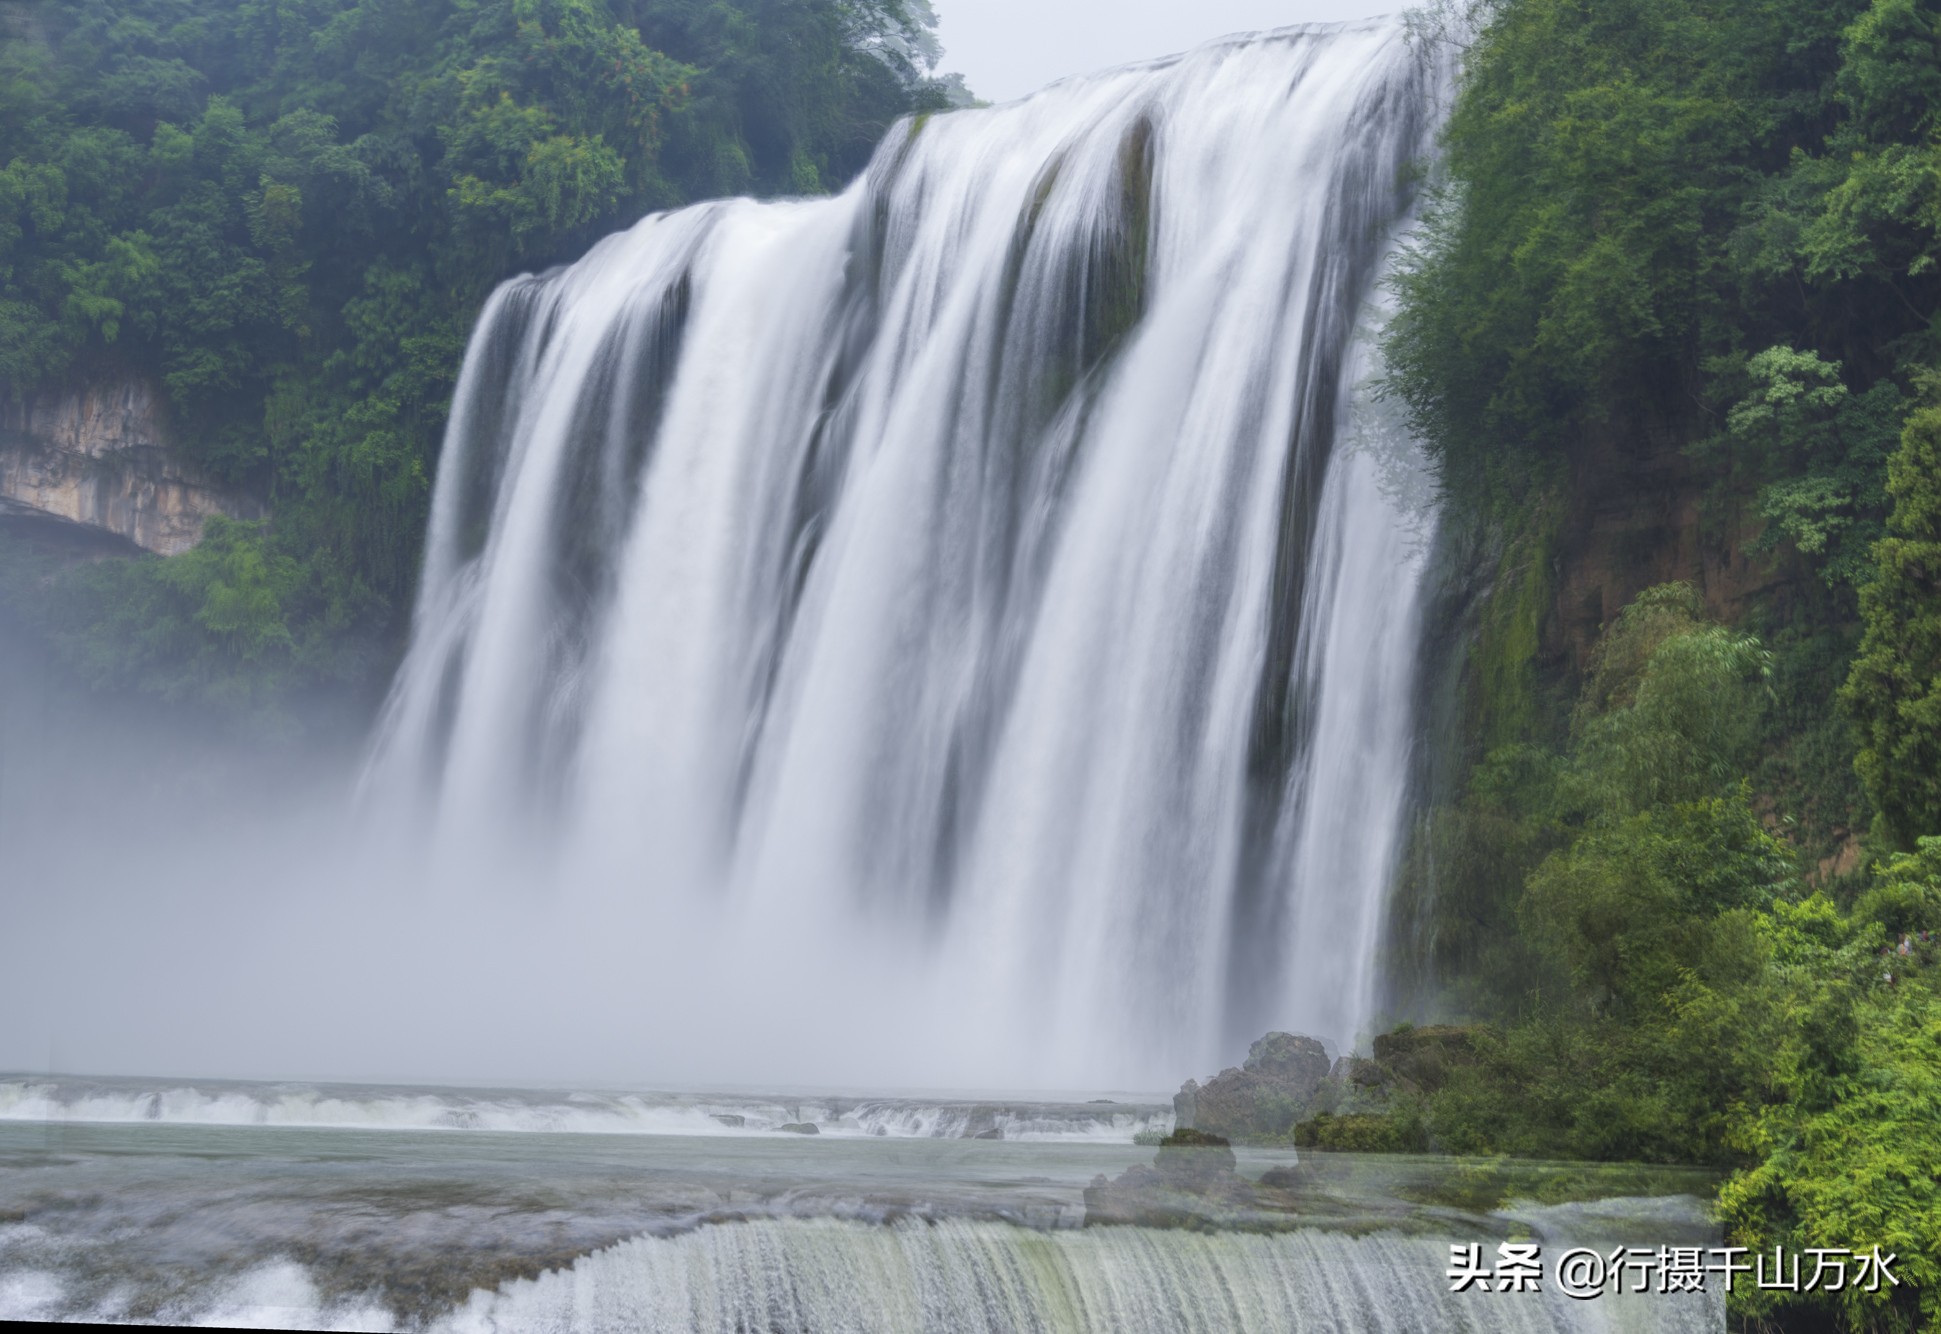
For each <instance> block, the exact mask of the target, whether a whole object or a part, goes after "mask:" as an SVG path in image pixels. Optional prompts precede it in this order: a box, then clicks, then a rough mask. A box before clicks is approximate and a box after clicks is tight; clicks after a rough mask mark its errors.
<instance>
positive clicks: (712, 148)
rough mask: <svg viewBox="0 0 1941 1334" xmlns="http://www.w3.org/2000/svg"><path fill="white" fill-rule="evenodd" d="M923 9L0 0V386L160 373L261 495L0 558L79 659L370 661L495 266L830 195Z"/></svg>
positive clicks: (282, 707) (179, 691)
mask: <svg viewBox="0 0 1941 1334" xmlns="http://www.w3.org/2000/svg"><path fill="white" fill-rule="evenodd" d="M934 24H935V19H934V16H933V15H932V14H931V12H930V9H929V6H928V3H927V0H908V3H906V0H736V2H735V3H726V2H725V0H240V2H239V3H228V2H227V0H224V2H222V3H215V2H213V0H32V2H30V3H22V2H21V0H8V2H7V3H4V4H0V32H3V33H4V35H5V40H4V41H0V385H3V386H4V387H5V389H6V391H7V392H9V393H12V394H15V395H20V394H25V393H33V392H36V391H39V392H48V391H50V390H54V389H57V388H59V387H60V386H62V385H63V384H67V383H75V382H82V383H85V382H87V381H89V380H91V379H95V380H98V379H106V378H112V377H114V376H116V375H125V374H135V375H140V376H143V377H146V378H148V379H151V380H152V381H153V382H155V383H157V384H159V385H160V386H161V387H162V389H163V390H164V392H165V394H166V398H167V402H168V406H169V411H170V414H171V418H172V426H173V430H172V434H173V436H174V437H176V445H177V448H178V449H179V450H180V451H181V452H182V453H183V454H184V455H185V456H186V459H187V461H188V462H189V463H191V464H192V465H194V466H196V467H198V468H199V469H201V470H202V471H203V472H204V473H205V474H206V475H209V476H212V477H213V478H215V479H217V480H219V481H222V482H226V483H232V484H235V485H238V486H241V487H244V488H247V489H249V490H251V491H253V492H256V493H258V494H261V495H263V496H264V497H266V498H267V499H268V501H269V503H270V506H271V509H272V512H273V514H274V520H273V522H272V523H271V524H269V525H254V524H239V523H226V522H223V521H221V520H217V521H214V522H212V523H211V524H210V526H209V530H208V531H207V533H206V534H205V540H204V541H203V542H202V544H201V545H200V546H198V547H197V548H196V549H195V550H193V551H191V552H189V553H187V554H185V555H183V556H180V557H177V558H175V559H172V560H168V561H163V560H139V561H110V562H102V563H98V564H94V565H90V566H88V567H86V568H83V569H77V570H70V571H67V572H64V573H61V574H59V575H58V576H57V577H54V578H52V579H49V578H48V577H47V573H46V571H44V570H42V569H40V568H38V567H36V566H35V565H34V563H33V562H32V560H31V559H30V558H29V556H28V555H27V554H26V553H22V552H18V551H17V552H15V553H14V556H13V558H12V559H11V560H9V561H7V562H4V565H5V567H6V568H5V569H4V570H0V580H4V582H5V584H6V586H7V587H8V588H10V589H11V590H12V595H11V599H10V600H11V601H12V602H13V603H14V604H16V606H18V607H21V608H23V609H24V614H25V616H26V617H27V619H28V620H29V621H30V622H32V623H36V624H38V625H40V626H41V627H42V628H44V629H45V630H46V631H47V632H48V633H49V635H50V637H51V638H52V640H53V642H54V644H55V645H56V646H57V649H58V651H59V653H60V656H61V658H62V660H63V661H64V662H66V663H67V664H68V665H69V666H70V667H71V668H72V670H73V671H74V672H75V673H76V674H78V675H79V676H80V677H81V678H83V679H85V680H88V681H90V682H93V683H95V684H97V685H99V686H103V687H109V688H114V689H120V690H133V691H138V692H144V693H148V694H152V695H156V696H160V697H162V698H166V699H168V700H171V701H173V702H176V703H179V704H184V705H190V706H207V707H209V708H212V709H215V710H218V711H219V712H220V713H221V714H223V715H225V716H227V717H231V718H235V719H241V720H244V722H245V723H246V725H248V726H251V727H255V728H259V729H260V728H261V727H263V726H270V727H274V728H281V729H282V730H286V731H287V730H288V728H289V727H290V726H291V725H292V721H293V720H292V715H291V713H290V710H289V709H288V707H287V703H288V701H289V700H291V699H293V698H295V697H297V696H299V695H300V694H301V693H302V692H304V691H306V690H309V689H311V688H313V687H320V686H322V687H329V686H335V687H337V688H340V689H342V688H349V689H357V688H360V687H361V688H366V689H368V688H369V687H370V686H371V684H372V683H373V682H376V681H378V680H380V679H381V677H382V675H383V674H384V669H385V668H386V667H387V666H388V659H389V657H390V656H391V655H394V654H395V651H396V647H395V646H396V641H397V637H398V634H399V632H400V631H401V628H402V623H403V616H402V612H403V611H404V610H405V608H406V606H407V604H408V600H409V598H410V596H411V591H412V584H413V581H414V580H415V578H416V574H417V565H418V553H419V549H420V542H421V538H422V530H423V527H424V519H425V512H426V504H427V497H428V494H429V486H430V476H431V472H432V469H433V466H434V463H435V460H436V452H437V447H438V442H439V439H440V433H441V431H442V429H443V426H444V418H445V412H446V407H447V404H448V402H449V399H450V395H451V389H452V385H453V382H454V380H455V378H456V375H457V371H458V365H459V361H460V358H461V356H462V354H463V351H464V343H465V338H466V335H467V334H468V332H469V331H470V328H471V324H472V322H473V320H474V319H475V318H476V316H477V313H478V310H479V307H480V305H481V303H482V302H483V300H484V298H485V296H486V295H487V294H488V293H489V292H490V291H491V289H492V288H493V287H494V286H495V285H496V284H497V283H499V282H500V281H502V280H503V279H505V278H507V277H509V276H511V275H512V274H514V273H517V272H520V271H522V270H536V269H540V268H544V267H546V266H547V265H550V264H554V263H558V262H561V261H563V260H567V259H572V258H576V257H577V256H578V255H579V254H581V253H582V252H584V250H585V249H586V247H587V246H588V245H589V244H591V243H592V242H593V241H594V240H596V239H598V238H599V237H600V236H602V235H605V234H606V233H608V232H610V231H613V230H615V229H616V228H619V227H622V226H626V225H628V224H630V223H632V222H633V221H635V220H636V219H638V218H639V217H641V216H642V215H643V214H645V213H647V212H649V211H652V210H654V209H657V208H664V207H667V206H670V205H676V204H680V203H684V202H687V201H689V200H693V199H699V198H707V197H715V196H722V195H731V194H738V193H761V194H810V193H819V192H823V191H826V190H829V189H833V188H837V187H840V186H841V185H842V184H844V183H846V182H847V180H848V179H849V178H850V177H851V176H853V175H854V174H855V173H856V172H857V171H859V170H860V169H861V167H862V166H863V165H864V164H865V163H866V162H867V161H868V158H869V155H870V153H871V151H872V150H873V149H874V147H875V145H876V142H877V140H878V139H879V138H880V137H881V136H882V134H883V132H884V131H885V130H886V129H887V128H888V126H889V125H890V124H891V122H893V121H894V120H895V119H896V118H897V117H899V116H902V115H905V114H908V113H910V112H912V111H921V110H925V109H938V108H942V107H945V106H948V105H951V104H952V103H953V102H961V101H963V100H965V94H964V93H963V89H962V86H961V82H956V81H951V82H945V81H939V80H936V79H933V78H931V77H930V75H929V69H930V67H931V65H932V64H933V63H934V61H935V58H936V55H937V45H936V39H935V36H934V33H933V29H934Z"/></svg>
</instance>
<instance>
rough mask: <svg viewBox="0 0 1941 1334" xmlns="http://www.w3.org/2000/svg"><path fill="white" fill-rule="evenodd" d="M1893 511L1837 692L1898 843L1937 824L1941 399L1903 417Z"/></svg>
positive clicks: (1859, 765)
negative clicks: (1858, 635)
mask: <svg viewBox="0 0 1941 1334" xmlns="http://www.w3.org/2000/svg"><path fill="white" fill-rule="evenodd" d="M1887 490H1888V493H1889V494H1890V495H1891V496H1892V497H1893V510H1892V512H1891V513H1890V514H1889V515H1888V518H1887V536H1886V537H1884V538H1882V539H1881V540H1880V542H1879V543H1877V544H1876V545H1875V547H1874V569H1875V572H1874V577H1873V580H1872V581H1871V582H1870V583H1869V584H1868V585H1867V586H1866V587H1865V588H1863V589H1862V590H1861V593H1860V610H1861V617H1862V621H1863V624H1864V625H1865V633H1864V637H1863V638H1862V640H1861V643H1860V650H1859V653H1858V654H1857V655H1856V656H1855V658H1854V662H1853V670H1852V673H1851V675H1850V676H1849V677H1848V678H1847V683H1846V687H1845V689H1844V690H1843V691H1842V692H1841V701H1842V703H1843V704H1844V705H1845V706H1846V708H1847V710H1848V712H1849V713H1850V714H1852V716H1853V717H1854V719H1855V721H1856V722H1858V723H1859V726H1860V732H1861V746H1860V752H1859V755H1858V757H1857V758H1856V759H1855V762H1854V763H1855V768H1856V769H1858V771H1859V773H1860V776H1861V779H1862V781H1863V782H1864V783H1865V784H1866V786H1867V791H1868V793H1869V795H1871V796H1872V798H1873V800H1874V802H1875V804H1876V805H1877V806H1878V807H1879V809H1880V812H1881V815H1882V817H1883V818H1884V820H1885V822H1886V824H1887V826H1888V830H1889V832H1890V834H1891V836H1892V837H1893V839H1894V840H1895V841H1896V842H1897V843H1898V844H1900V845H1901V846H1902V847H1908V846H1911V845H1912V843H1913V840H1914V839H1915V838H1917V837H1920V836H1923V835H1926V834H1929V833H1938V832H1941V405H1938V404H1934V403H1930V404H1928V405H1926V406H1924V407H1922V408H1920V409H1918V410H1917V411H1916V412H1914V413H1913V414H1912V415H1911V416H1909V417H1908V419H1907V427H1906V430H1905V431H1904V432H1903V433H1902V435H1901V446H1900V449H1899V450H1898V451H1897V452H1896V453H1895V454H1894V457H1893V460H1892V462H1891V463H1890V465H1889V468H1888V480H1887Z"/></svg>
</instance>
